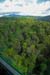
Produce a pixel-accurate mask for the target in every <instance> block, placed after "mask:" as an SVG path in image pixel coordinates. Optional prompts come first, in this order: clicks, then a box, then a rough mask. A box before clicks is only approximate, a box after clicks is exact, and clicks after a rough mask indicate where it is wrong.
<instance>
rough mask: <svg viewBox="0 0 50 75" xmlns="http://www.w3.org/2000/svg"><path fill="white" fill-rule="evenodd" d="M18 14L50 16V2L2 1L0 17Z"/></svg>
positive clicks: (34, 0) (45, 0)
mask: <svg viewBox="0 0 50 75" xmlns="http://www.w3.org/2000/svg"><path fill="white" fill-rule="evenodd" d="M10 13H16V14H19V15H31V16H47V15H50V0H0V16H3V15H8V14H10Z"/></svg>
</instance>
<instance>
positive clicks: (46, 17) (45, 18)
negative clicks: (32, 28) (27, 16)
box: [35, 15, 50, 21]
mask: <svg viewBox="0 0 50 75" xmlns="http://www.w3.org/2000/svg"><path fill="white" fill-rule="evenodd" d="M35 19H37V20H42V21H50V15H49V16H45V17H41V16H36V17H35Z"/></svg>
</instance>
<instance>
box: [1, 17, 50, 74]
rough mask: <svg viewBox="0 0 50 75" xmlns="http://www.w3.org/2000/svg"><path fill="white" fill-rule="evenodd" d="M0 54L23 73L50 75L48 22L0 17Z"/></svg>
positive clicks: (49, 30) (49, 28) (49, 31)
mask: <svg viewBox="0 0 50 75" xmlns="http://www.w3.org/2000/svg"><path fill="white" fill-rule="evenodd" d="M0 55H2V56H4V57H5V59H6V58H7V60H8V61H9V64H10V65H12V66H13V67H14V68H15V69H18V70H19V71H20V72H21V73H23V75H46V74H47V73H48V75H50V70H49V68H48V67H49V66H50V64H49V63H50V22H43V21H36V20H34V19H33V17H32V18H29V17H28V18H26V17H25V18H24V17H20V18H0ZM9 58H10V59H9ZM11 60H12V62H11V63H10V61H11ZM48 70H49V71H48Z"/></svg>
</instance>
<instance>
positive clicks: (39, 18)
mask: <svg viewBox="0 0 50 75" xmlns="http://www.w3.org/2000/svg"><path fill="white" fill-rule="evenodd" d="M0 15H3V16H2V17H20V16H22V17H27V18H28V17H32V18H33V19H36V20H40V21H50V15H48V16H44V17H43V16H28V15H20V13H19V12H17V13H16V12H11V13H1V14H0Z"/></svg>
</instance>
